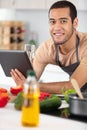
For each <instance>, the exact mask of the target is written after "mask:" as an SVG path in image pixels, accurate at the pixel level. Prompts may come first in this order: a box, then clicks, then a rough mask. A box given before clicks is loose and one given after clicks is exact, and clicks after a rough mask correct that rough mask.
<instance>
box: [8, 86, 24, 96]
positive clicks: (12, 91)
mask: <svg viewBox="0 0 87 130" xmlns="http://www.w3.org/2000/svg"><path fill="white" fill-rule="evenodd" d="M21 91H23V87H11V88H10V92H11V93H12V94H13V95H17V94H18V93H19V92H21Z"/></svg>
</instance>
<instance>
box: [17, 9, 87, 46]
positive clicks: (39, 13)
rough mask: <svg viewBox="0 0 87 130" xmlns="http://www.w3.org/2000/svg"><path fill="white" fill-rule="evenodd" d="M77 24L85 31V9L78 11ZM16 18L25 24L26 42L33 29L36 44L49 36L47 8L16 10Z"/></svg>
mask: <svg viewBox="0 0 87 130" xmlns="http://www.w3.org/2000/svg"><path fill="white" fill-rule="evenodd" d="M78 18H79V26H78V30H79V31H83V32H87V25H86V23H87V22H86V19H87V11H86V10H84V11H82V10H79V11H78ZM16 19H17V20H22V21H24V22H25V25H26V42H28V40H29V36H30V32H31V31H34V32H35V33H36V35H37V39H38V45H39V44H41V43H42V42H43V41H44V40H46V39H48V38H49V36H50V35H49V24H48V11H47V10H17V11H16Z"/></svg>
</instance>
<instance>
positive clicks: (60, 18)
mask: <svg viewBox="0 0 87 130" xmlns="http://www.w3.org/2000/svg"><path fill="white" fill-rule="evenodd" d="M62 19H65V20H68V18H59V20H62ZM49 20H57V19H54V18H50V19H49Z"/></svg>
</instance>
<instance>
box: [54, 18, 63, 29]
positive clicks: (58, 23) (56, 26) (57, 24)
mask: <svg viewBox="0 0 87 130" xmlns="http://www.w3.org/2000/svg"><path fill="white" fill-rule="evenodd" d="M54 28H55V29H57V30H58V29H61V24H60V22H59V21H58V20H57V21H56V23H55V25H54Z"/></svg>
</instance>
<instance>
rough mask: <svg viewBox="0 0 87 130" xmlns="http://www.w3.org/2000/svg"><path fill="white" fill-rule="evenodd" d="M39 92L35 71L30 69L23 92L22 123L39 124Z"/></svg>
mask: <svg viewBox="0 0 87 130" xmlns="http://www.w3.org/2000/svg"><path fill="white" fill-rule="evenodd" d="M39 94H40V92H39V87H38V82H37V80H36V76H35V73H34V72H33V71H28V76H27V79H26V82H25V84H24V92H23V106H22V118H21V121H22V125H24V126H37V125H38V124H39V113H40V106H39Z"/></svg>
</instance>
